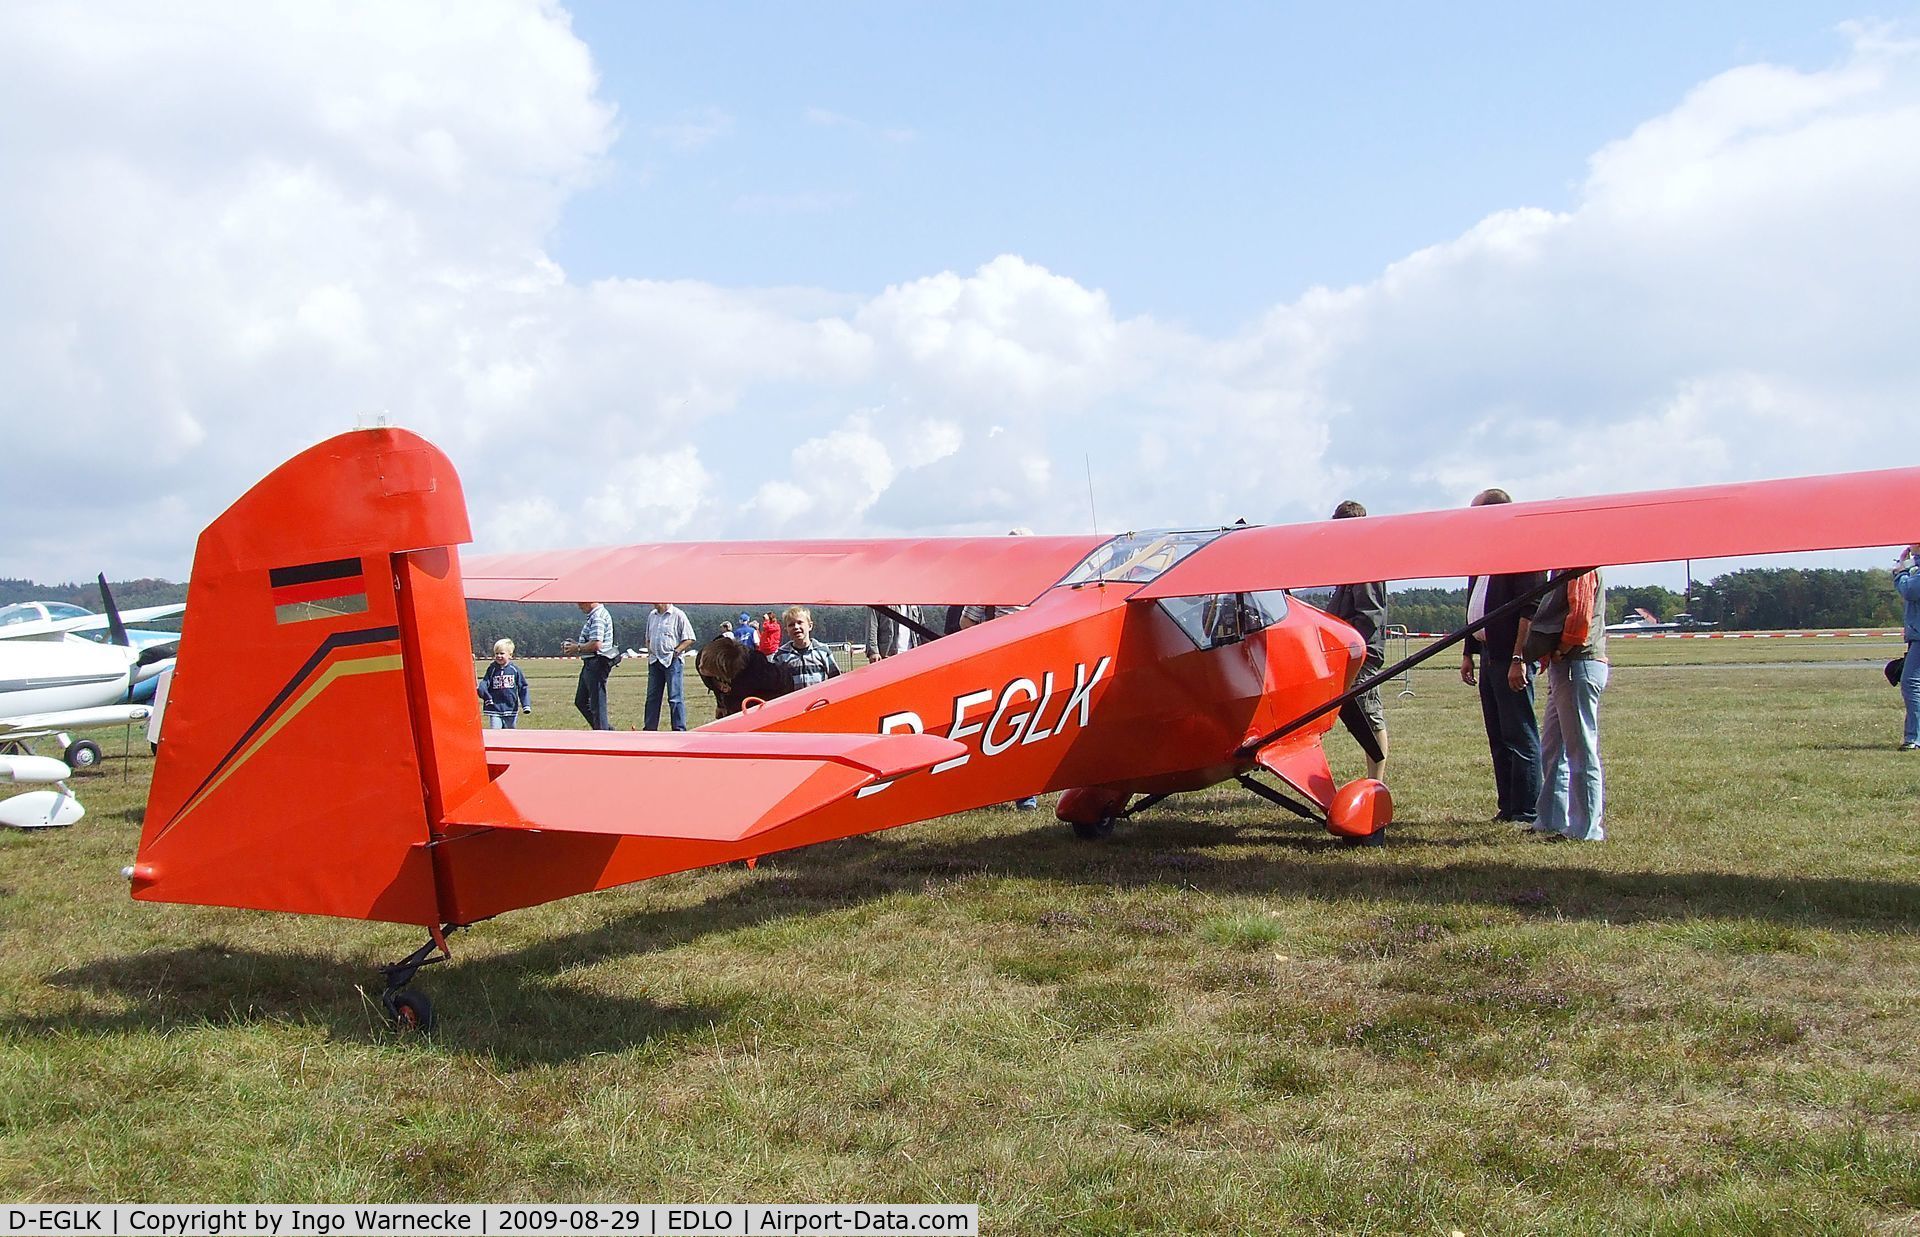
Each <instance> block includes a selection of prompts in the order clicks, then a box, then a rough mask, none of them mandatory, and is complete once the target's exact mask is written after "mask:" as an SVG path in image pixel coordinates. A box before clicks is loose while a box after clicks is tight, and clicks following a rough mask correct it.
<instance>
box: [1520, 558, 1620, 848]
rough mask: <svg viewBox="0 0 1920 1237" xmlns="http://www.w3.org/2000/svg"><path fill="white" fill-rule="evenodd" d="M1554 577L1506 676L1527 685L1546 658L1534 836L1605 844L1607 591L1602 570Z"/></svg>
mask: <svg viewBox="0 0 1920 1237" xmlns="http://www.w3.org/2000/svg"><path fill="white" fill-rule="evenodd" d="M1553 580H1554V582H1555V585H1556V587H1555V588H1553V589H1552V590H1551V591H1549V592H1548V593H1547V595H1546V596H1545V597H1542V598H1541V599H1540V605H1539V608H1538V609H1536V610H1535V611H1534V612H1533V617H1532V618H1531V619H1529V620H1527V621H1525V622H1522V623H1521V624H1520V642H1521V656H1520V657H1519V658H1517V659H1516V660H1515V661H1514V662H1513V663H1512V666H1511V668H1510V669H1509V671H1508V685H1509V686H1514V685H1516V684H1520V683H1522V682H1523V680H1524V676H1525V675H1526V674H1527V673H1528V672H1529V670H1530V669H1531V664H1530V663H1531V662H1532V661H1534V660H1540V661H1544V662H1545V663H1546V668H1547V724H1546V727H1545V728H1544V729H1543V730H1542V731H1541V733H1540V800H1539V819H1538V820H1537V821H1536V822H1535V823H1534V826H1533V831H1534V832H1535V833H1536V834H1538V835H1539V836H1540V838H1541V840H1542V841H1546V842H1604V841H1606V840H1607V828H1606V821H1605V811H1606V785H1605V781H1604V779H1603V778H1602V776H1601V771H1600V693H1601V692H1603V691H1605V690H1606V689H1607V677H1608V666H1607V590H1606V587H1605V585H1603V584H1602V583H1601V581H1600V573H1599V572H1598V571H1582V572H1579V573H1577V574H1576V573H1574V572H1568V571H1557V572H1555V573H1554V574H1553ZM1516 690H1518V688H1517V687H1516Z"/></svg>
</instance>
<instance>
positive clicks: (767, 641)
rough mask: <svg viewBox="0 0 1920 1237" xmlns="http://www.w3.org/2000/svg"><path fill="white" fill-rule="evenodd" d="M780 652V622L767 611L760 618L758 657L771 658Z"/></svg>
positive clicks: (771, 612)
mask: <svg viewBox="0 0 1920 1237" xmlns="http://www.w3.org/2000/svg"><path fill="white" fill-rule="evenodd" d="M779 651H780V620H779V619H777V618H775V617H773V611H771V610H769V611H767V612H766V613H765V614H764V615H762V616H761V618H760V655H761V656H762V657H772V656H773V655H774V654H775V653H778V652H779Z"/></svg>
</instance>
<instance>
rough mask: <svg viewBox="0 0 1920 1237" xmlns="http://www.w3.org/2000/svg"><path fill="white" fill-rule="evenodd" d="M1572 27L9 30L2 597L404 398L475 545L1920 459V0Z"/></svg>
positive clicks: (474, 21) (1414, 21)
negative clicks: (1919, 426)
mask: <svg viewBox="0 0 1920 1237" xmlns="http://www.w3.org/2000/svg"><path fill="white" fill-rule="evenodd" d="M1565 8H1566V6H1558V7H1557V8H1556V6H1540V5H1518V4H1514V5H1456V6H1434V5H1378V6H1361V7H1358V8H1355V7H1353V6H1348V7H1347V8H1344V9H1343V8H1341V7H1340V6H1306V5H1280V4H1262V5H1236V4H1227V3H1222V4H1212V5H1204V6H1196V5H1174V4H1164V5H1149V4H1127V3H1098V4H1096V3H1068V2H1063V3H1058V4H1048V5H1014V4H1002V3H975V4H966V5H958V4H945V5H922V4H898V5H877V4H871V5H835V6H798V5H776V4H771V3H767V4H731V5H664V4H656V5H641V4H628V3H613V2H611V0H608V2H600V0H594V2H592V3H580V4H574V5H561V4H558V3H541V2H537V0H526V2H519V0H458V2H451V0H450V2H448V3H440V4H436V3H407V4H390V3H387V4H354V3H339V4H329V5H326V6H318V5H312V4H307V3H270V2H249V3H244V4H243V3H238V2H235V3H226V4H211V3H192V2H187V3H176V4H170V5H167V6H164V7H157V6H153V5H150V4H146V3H131V2H128V3H111V2H102V3H96V4H89V5H85V6H75V5H65V4H54V3H38V2H36V0H24V2H16V3H11V4H8V5H4V6H0V236H3V237H4V238H5V239H4V241H3V242H0V376H3V377H0V433H3V434H4V439H0V441H4V443H5V445H6V448H7V458H8V462H9V468H8V474H9V477H10V484H9V485H8V486H7V492H8V502H7V506H8V509H9V510H10V511H11V512H12V513H13V516H14V518H13V519H12V520H10V521H9V524H10V532H9V535H8V537H7V538H6V539H5V541H4V542H3V543H0V576H13V577H26V578H30V579H38V580H42V581H47V582H53V581H64V580H70V579H84V578H88V577H90V576H91V575H93V574H94V573H95V572H96V571H105V572H107V574H108V575H109V576H110V577H114V578H122V577H132V576H145V575H157V576H163V577H168V578H173V579H180V578H184V576H185V575H186V573H187V570H188V567H189V564H190V561H191V555H192V546H193V541H194V538H195V537H196V536H197V534H198V531H199V529H200V528H201V527H203V526H204V525H205V524H206V522H207V521H208V520H209V519H211V518H212V517H213V516H214V515H215V514H217V513H218V512H219V511H220V510H221V509H222V508H224V507H225V506H226V504H228V503H229V502H231V501H232V500H233V499H234V498H235V497H237V496H238V495H239V494H240V493H241V492H243V491H244V490H245V489H246V487H247V486H249V485H251V484H252V483H253V482H254V481H256V480H257V479H258V478H259V477H261V476H262V475H264V474H265V473H266V472H267V471H269V470H270V469H271V468H272V467H274V466H275V465H276V464H277V463H279V462H280V461H281V460H283V459H285V458H287V457H288V456H291V455H293V454H294V453H296V452H297V451H299V450H301V449H303V448H305V447H306V446H309V445H311V444H312V443H314V442H316V441H319V440H320V439H322V438H325V437H327V436H330V435H332V434H334V433H338V432H340V431H343V430H346V429H350V428H352V427H353V426H355V425H356V424H365V423H371V422H373V421H374V420H376V419H377V418H385V419H386V420H387V421H388V422H389V423H393V424H399V425H405V426H408V427H410V428H413V429H415V430H418V431H420V432H421V433H423V434H425V435H426V436H427V437H429V438H430V439H432V440H434V441H435V442H436V443H438V444H439V445H440V446H441V447H442V448H443V449H445V450H446V451H447V452H448V453H449V455H450V456H451V457H452V459H453V460H454V462H455V464H456V465H457V466H458V468H459V469H460V472H461V475H462V477H463V479H464V481H465V486H466V491H467V495H468V501H469V505H470V507H471V512H472V517H473V525H474V531H475V536H476V543H477V544H476V546H475V547H474V549H476V550H479V551H490V550H508V549H535V548H542V547H560V546H578V545H584V544H605V543H621V542H639V541H657V540H683V539H708V538H736V537H737V538H779V537H795V536H864V535H875V536H890V535H901V534H908V533H913V534H931V533H966V532H996V533H997V532H1004V531H1005V530H1006V529H1007V528H1009V527H1012V526H1015V525H1024V526H1027V527H1031V528H1034V529H1037V530H1039V531H1043V532H1080V531H1086V530H1088V529H1089V528H1092V527H1096V526H1097V527H1098V528H1100V529H1101V530H1102V531H1109V532H1111V531H1117V530H1120V529H1123V528H1140V527H1154V526H1171V525H1179V526H1195V525H1209V524H1218V523H1224V522H1228V521H1231V520H1233V519H1235V518H1236V517H1245V518H1247V519H1250V520H1253V521H1254V522H1257V523H1266V522H1286V521H1294V520H1303V519H1318V518H1322V517H1324V516H1325V515H1326V514H1327V513H1328V512H1329V511H1330V510H1331V508H1332V507H1333V505H1334V504H1335V503H1336V502H1338V501H1339V500H1340V499H1342V498H1348V497H1354V498H1358V499H1360V500H1361V501H1363V502H1364V503H1366V505H1367V506H1368V507H1369V509H1370V510H1372V511H1374V512H1377V513H1386V512H1398V511H1413V510H1422V509H1427V508H1432V507H1442V506H1454V505H1458V504H1461V503H1464V502H1465V501H1466V500H1467V499H1468V498H1469V497H1471V495H1472V494H1474V493H1475V492H1477V491H1478V490H1480V489H1481V488H1484V487H1486V486H1489V485H1500V486H1503V487H1505V488H1506V489H1508V490H1510V491H1511V492H1512V493H1513V494H1514V495H1515V496H1516V497H1518V498H1523V499H1524V498H1547V497H1557V496H1567V495H1585V494H1597V493H1608V492H1614V491H1622V490H1635V489H1648V488H1659V487H1665V486H1673V485H1688V484H1704V483H1710V482H1721V481H1737V480H1746V479H1756V478H1764V477H1776V476H1792V475H1802V474H1807V473H1817V472H1835V471H1846V470H1852V469H1864V468H1876V467H1887V466H1891V465H1908V464H1913V463H1916V462H1920V461H1916V459H1915V455H1916V452H1915V450H1914V447H1913V444H1914V443H1915V441H1916V439H1915V433H1914V428H1913V427H1914V425H1915V424H1916V423H1917V422H1916V419H1915V408H1916V405H1920V399H1917V398H1916V397H1920V346H1916V343H1915V338H1916V333H1915V324H1916V320H1917V319H1920V229H1917V228H1916V227H1915V226H1914V222H1913V221H1914V220H1915V219H1920V4H1914V3H1906V4H1898V5H1891V6H1887V5H1882V6H1880V7H1877V8H1872V9H1867V8H1861V7H1859V6H1858V5H1836V4H1825V3H1819V2H1818V0H1808V2H1807V3H1800V4H1795V5H1778V6H1759V5H1751V4H1744V3H1741V4H1734V3H1725V4H1714V3H1700V4H1689V5H1654V4H1640V3H1622V4H1617V5H1611V6H1600V7H1593V8H1590V10H1583V11H1577V12H1575V11H1562V10H1564V9H1565ZM1090 490H1091V494H1090V493H1089V491H1090ZM1883 557H1885V556H1884V555H1877V554H1867V555H1859V554H1856V555H1840V556H1827V557H1823V558H1818V559H1814V558H1801V559H1793V560H1781V561H1785V562H1793V563H1805V564H1814V563H1821V564H1826V563H1833V564H1838V565H1860V564H1865V563H1869V562H1872V563H1877V562H1879V561H1880V559H1881V558H1883ZM1730 565H1737V564H1722V565H1720V566H1719V567H1715V566H1714V565H1702V564H1695V569H1694V573H1695V575H1696V576H1706V575H1710V574H1713V573H1714V571H1715V570H1719V569H1724V567H1725V566H1730ZM1616 578H1617V579H1626V578H1632V579H1645V580H1651V581H1656V582H1660V583H1667V584H1669V585H1672V586H1677V585H1678V583H1679V578H1680V572H1679V571H1678V570H1677V569H1671V570H1663V569H1656V568H1639V569H1631V570H1630V571H1628V572H1626V573H1624V574H1623V575H1620V576H1616Z"/></svg>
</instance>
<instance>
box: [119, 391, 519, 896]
mask: <svg viewBox="0 0 1920 1237" xmlns="http://www.w3.org/2000/svg"><path fill="white" fill-rule="evenodd" d="M469 539H470V534H469V532H468V527H467V513H466V503H465V500H464V498H463V496H462V493H461V489H460V481H459V478H458V476H457V475H456V474H455V473H454V470H453V466H452V464H450V463H449V462H448V460H447V458H446V457H445V456H444V455H442V454H441V453H440V452H439V451H438V450H437V449H435V448H434V447H433V446H431V445H430V444H428V443H427V442H426V441H425V440H423V439H421V438H419V437H417V436H415V435H413V434H411V433H408V432H406V431H404V430H397V429H384V428H383V429H370V430H356V431H354V432H353V433H349V434H342V435H340V436H339V437H337V438H332V439H329V440H328V441H326V442H323V443H321V444H320V445H318V446H316V447H313V448H312V449H310V450H308V451H305V452H302V453H301V454H300V455H298V456H296V457H294V458H293V459H292V460H289V461H288V462H287V463H285V464H283V465H281V466H280V467H279V468H278V469H276V470H274V472H273V473H272V474H270V475H269V476H268V477H267V478H266V479H265V480H263V481H261V482H260V483H259V484H258V485H256V486H254V487H253V488H252V489H251V490H249V491H247V493H246V494H244V495H243V496H242V497H241V498H240V499H239V500H238V501H237V502H235V503H234V504H233V506H232V507H230V508H228V509H227V511H226V512H225V513H224V514H222V515H221V516H220V517H219V518H218V519H217V520H215V521H214V522H213V523H212V524H211V525H209V526H208V527H207V530H206V532H204V533H202V534H201V537H200V542H199V545H198V547H197V549H196V550H195V553H194V562H193V577H192V581H191V583H190V585H189V586H188V590H187V612H186V617H185V619H184V622H183V627H182V634H181V640H180V655H179V660H178V662H177V663H176V665H175V669H174V676H173V684H172V688H171V692H170V695H169V698H168V702H167V717H166V731H165V735H164V737H163V739H162V740H161V745H160V756H159V761H158V764H157V765H156V767H155V770H154V777H153V789H152V792H151V794H150V795H149V797H148V800H147V814H146V822H145V825H144V826H143V828H142V830H141V836H140V850H139V854H138V856H137V858H136V861H135V865H134V869H133V893H134V896H135V897H136V898H143V899H150V900H153V901H162V902H193V903H205V904H211V905H219V906H241V907H251V908H256V909H261V910H284V911H301V912H305V913H309V914H323V915H342V916H349V917H352V918H361V919H384V920H392V921H396V922H403V923H419V924H437V923H439V922H441V921H442V916H441V913H440V912H441V906H440V902H441V899H440V896H439V889H438V885H437V882H436V880H435V876H434V869H433V864H432V862H431V857H430V852H429V850H428V843H429V842H430V841H432V839H433V835H434V829H435V824H436V822H437V821H438V820H439V818H440V812H441V809H442V807H443V805H444V804H445V803H446V802H448V801H449V800H457V799H460V798H464V797H465V796H466V795H468V794H470V793H472V792H473V791H474V790H475V789H477V788H478V787H479V786H480V785H481V784H482V783H483V782H484V781H485V779H486V762H485V756H484V754H483V751H482V747H481V739H480V729H479V716H478V702H477V700H476V698H475V695H474V692H473V688H472V666H473V662H472V658H471V654H470V651H469V647H468V637H467V622H466V610H465V603H464V601H463V599H462V597H461V587H460V570H459V559H458V555H457V554H456V553H455V551H454V549H453V547H454V546H456V545H458V544H460V543H462V542H465V541H467V540H469Z"/></svg>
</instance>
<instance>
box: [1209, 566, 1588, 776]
mask: <svg viewBox="0 0 1920 1237" xmlns="http://www.w3.org/2000/svg"><path fill="white" fill-rule="evenodd" d="M1597 570H1599V568H1597V567H1581V568H1577V569H1575V570H1573V571H1569V572H1567V573H1566V574H1565V575H1562V576H1560V577H1558V578H1557V579H1556V578H1553V577H1549V578H1548V579H1547V582H1546V583H1545V584H1542V585H1540V586H1538V587H1537V588H1531V589H1528V590H1527V591H1526V592H1524V593H1522V594H1520V595H1519V596H1518V597H1515V598H1514V599H1513V600H1512V601H1509V602H1508V603H1507V604H1506V605H1504V606H1500V607H1498V608H1497V609H1495V610H1492V611H1490V612H1489V613H1488V614H1487V615H1486V616H1485V617H1483V618H1482V619H1481V620H1480V621H1479V622H1477V623H1468V624H1467V625H1466V626H1465V627H1462V628H1460V629H1459V630H1458V631H1456V632H1453V633H1452V634H1451V635H1449V636H1447V637H1446V638H1445V639H1442V640H1436V641H1434V642H1433V643H1432V644H1429V645H1428V646H1427V647H1426V648H1424V649H1421V650H1420V651H1419V652H1418V653H1415V654H1414V655H1413V656H1411V657H1406V658H1402V659H1401V660H1399V661H1397V662H1395V663H1393V664H1392V665H1391V666H1388V667H1387V668H1386V669H1384V670H1382V671H1380V673H1378V674H1375V675H1371V676H1369V677H1367V678H1364V679H1361V680H1360V681H1359V682H1358V683H1355V684H1354V685H1353V686H1352V687H1350V688H1348V689H1347V690H1346V691H1345V692H1343V693H1341V694H1340V695H1338V696H1335V697H1334V698H1333V699H1331V700H1329V701H1327V702H1326V703H1325V704H1323V705H1320V706H1318V707H1317V708H1313V709H1309V710H1308V711H1307V712H1305V713H1302V714H1301V715H1300V716H1298V717H1296V718H1294V719H1293V720H1292V721H1290V722H1288V723H1286V724H1285V725H1283V726H1281V727H1279V728H1278V729H1275V730H1270V731H1268V732H1267V733H1266V734H1263V735H1261V736H1260V737H1259V738H1257V739H1249V740H1247V741H1246V742H1245V743H1242V744H1241V745H1240V750H1239V752H1238V753H1236V754H1237V755H1241V756H1251V755H1252V754H1253V753H1254V752H1257V751H1259V750H1260V749H1261V748H1263V747H1265V746H1266V745H1267V744H1269V743H1272V742H1274V741H1275V740H1277V739H1284V738H1286V737H1287V736H1288V735H1290V734H1292V733H1293V732H1294V731H1296V730H1298V729H1300V728H1301V727H1302V726H1305V725H1306V724H1307V723H1309V722H1312V721H1315V720H1317V719H1319V718H1322V717H1325V716H1326V715H1327V714H1329V713H1331V712H1333V711H1334V710H1335V709H1338V708H1339V707H1340V706H1341V705H1343V704H1345V703H1346V702H1347V701H1349V700H1352V699H1354V698H1356V697H1358V696H1360V695H1362V694H1364V693H1366V692H1369V691H1372V690H1373V689H1374V688H1376V687H1378V686H1380V684H1382V683H1385V682H1386V681H1387V680H1389V679H1391V678H1393V677H1394V676H1396V675H1399V674H1404V673H1406V672H1407V671H1408V670H1411V669H1413V667H1415V666H1417V665H1419V664H1420V663H1421V662H1423V661H1425V660H1427V659H1428V658H1429V657H1432V656H1433V655H1434V654H1436V653H1438V652H1440V651H1441V650H1443V649H1450V648H1452V647H1453V646H1454V645H1456V644H1458V643H1460V642H1461V641H1462V640H1465V639H1466V638H1467V637H1468V636H1471V635H1473V634H1475V633H1476V632H1478V631H1480V630H1481V629H1482V628H1484V627H1485V626H1486V625H1487V624H1488V623H1491V622H1493V621H1494V620H1495V619H1502V618H1505V617H1506V616H1507V615H1509V614H1513V613H1515V612H1517V611H1519V610H1521V609H1524V608H1525V607H1527V606H1530V605H1532V604H1533V603H1535V602H1537V601H1539V600H1540V599H1541V598H1542V597H1545V596H1546V595H1547V594H1548V593H1550V592H1552V591H1553V590H1554V589H1556V588H1558V587H1560V585H1562V584H1564V583H1566V582H1567V581H1569V580H1573V579H1577V578H1578V577H1580V576H1583V575H1586V574H1587V573H1588V572H1590V571H1597ZM1480 672H1481V673H1482V674H1485V673H1486V672H1487V671H1486V668H1485V667H1484V666H1483V667H1481V670H1480Z"/></svg>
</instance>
